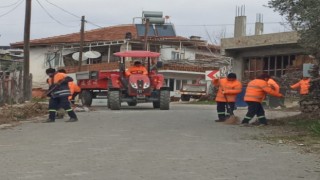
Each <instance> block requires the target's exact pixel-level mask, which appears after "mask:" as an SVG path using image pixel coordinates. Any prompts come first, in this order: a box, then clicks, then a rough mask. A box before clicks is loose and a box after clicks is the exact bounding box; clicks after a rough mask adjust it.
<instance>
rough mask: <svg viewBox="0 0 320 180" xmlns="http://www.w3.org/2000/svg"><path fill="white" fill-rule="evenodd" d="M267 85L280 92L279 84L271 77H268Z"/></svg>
mask: <svg viewBox="0 0 320 180" xmlns="http://www.w3.org/2000/svg"><path fill="white" fill-rule="evenodd" d="M268 85H269V86H270V87H271V88H272V89H273V90H275V91H276V92H280V86H279V84H278V83H277V82H276V81H274V80H273V79H271V78H270V79H269V80H268Z"/></svg>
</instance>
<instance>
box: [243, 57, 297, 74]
mask: <svg viewBox="0 0 320 180" xmlns="http://www.w3.org/2000/svg"><path fill="white" fill-rule="evenodd" d="M294 59H295V55H283V56H266V57H263V58H259V57H258V58H257V57H252V58H246V59H244V63H245V66H244V67H245V69H244V76H245V78H246V79H254V78H255V77H257V76H259V75H260V74H261V73H266V74H269V75H270V76H276V77H281V76H283V75H284V74H285V73H286V69H287V68H288V67H289V66H290V65H292V63H293V61H294Z"/></svg>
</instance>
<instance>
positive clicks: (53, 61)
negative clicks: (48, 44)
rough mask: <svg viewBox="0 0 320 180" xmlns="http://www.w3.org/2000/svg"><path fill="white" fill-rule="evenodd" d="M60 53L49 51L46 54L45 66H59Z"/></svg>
mask: <svg viewBox="0 0 320 180" xmlns="http://www.w3.org/2000/svg"><path fill="white" fill-rule="evenodd" d="M59 62H60V55H59V54H58V53H47V54H46V55H45V59H44V64H45V67H57V66H59V65H60V64H59Z"/></svg>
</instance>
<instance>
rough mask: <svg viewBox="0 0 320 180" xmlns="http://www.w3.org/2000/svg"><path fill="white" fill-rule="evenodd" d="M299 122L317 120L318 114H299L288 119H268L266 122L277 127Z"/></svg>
mask: <svg viewBox="0 0 320 180" xmlns="http://www.w3.org/2000/svg"><path fill="white" fill-rule="evenodd" d="M300 120H306V121H313V120H319V114H318V112H313V113H301V114H297V115H295V116H290V117H282V118H276V119H268V122H269V124H270V125H273V126H279V125H286V124H290V122H292V121H300Z"/></svg>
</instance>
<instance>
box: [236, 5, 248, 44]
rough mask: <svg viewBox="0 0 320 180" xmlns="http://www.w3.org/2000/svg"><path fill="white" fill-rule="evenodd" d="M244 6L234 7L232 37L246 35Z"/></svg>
mask: <svg viewBox="0 0 320 180" xmlns="http://www.w3.org/2000/svg"><path fill="white" fill-rule="evenodd" d="M245 10H246V7H245V6H244V5H242V6H241V7H239V6H237V7H236V18H235V23H234V37H235V38H236V37H241V36H246V23H247V16H245Z"/></svg>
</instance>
